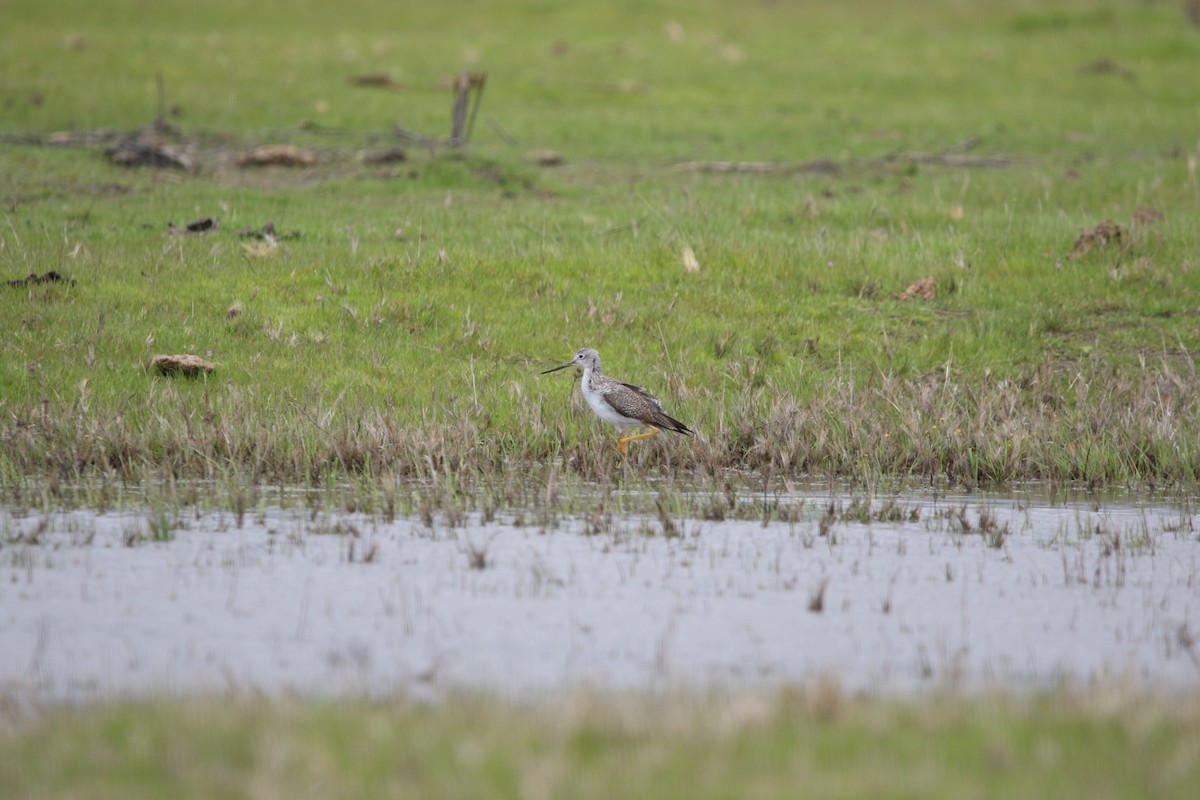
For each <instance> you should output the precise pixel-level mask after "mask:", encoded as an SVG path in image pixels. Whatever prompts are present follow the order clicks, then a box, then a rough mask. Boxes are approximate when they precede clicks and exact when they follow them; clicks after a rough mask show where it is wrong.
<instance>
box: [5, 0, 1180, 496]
mask: <svg viewBox="0 0 1200 800" xmlns="http://www.w3.org/2000/svg"><path fill="white" fill-rule="evenodd" d="M3 14H4V16H5V20H6V24H5V25H4V31H3V33H0V37H2V38H0V74H3V75H4V78H3V82H2V83H0V102H2V103H3V105H4V110H5V111H4V123H3V131H0V133H2V134H3V135H4V136H5V140H4V142H5V143H3V144H0V178H2V180H0V187H2V188H0V207H2V209H3V212H2V213H3V220H2V221H0V266H2V267H3V272H4V275H3V276H2V277H3V278H4V279H5V280H17V279H21V278H23V277H24V276H26V275H28V274H37V275H41V274H44V273H46V272H48V271H51V270H54V271H57V272H59V273H61V274H62V275H64V276H65V277H67V278H69V279H71V280H73V281H74V283H72V284H44V285H36V286H17V287H13V286H9V287H0V292H3V293H4V294H5V295H7V296H6V297H5V298H4V300H5V301H4V302H3V303H0V330H2V331H3V332H4V336H3V338H2V340H0V442H3V445H4V446H3V449H2V450H0V475H2V476H3V480H4V483H5V484H6V485H8V486H13V485H15V484H18V483H22V482H24V481H26V480H28V479H29V478H31V477H32V478H34V479H36V480H39V481H40V480H42V479H44V478H45V479H49V480H52V481H55V482H60V481H61V482H63V483H79V482H81V481H83V482H86V481H87V480H90V479H94V478H96V477H97V476H112V475H116V476H119V477H120V478H121V479H122V480H126V481H128V480H135V481H137V480H144V479H147V478H151V477H158V476H168V477H172V478H174V477H204V478H214V477H216V478H220V477H228V476H230V475H234V476H237V480H240V481H248V482H257V481H260V480H268V479H269V480H278V481H297V480H315V479H319V478H323V477H324V476H328V475H340V476H345V475H365V476H368V477H371V476H374V477H378V476H383V475H396V476H409V475H415V476H421V477H429V476H431V475H445V474H451V475H456V476H457V477H458V479H459V480H460V481H464V482H465V481H470V480H473V479H476V478H477V477H478V476H479V475H481V474H486V473H494V472H497V471H511V470H520V471H528V470H536V469H541V468H542V467H543V465H545V464H547V463H550V462H556V463H561V464H564V465H566V467H567V469H569V470H570V471H572V472H576V473H578V474H580V475H582V476H584V477H586V478H605V477H608V476H611V475H614V474H617V471H618V469H617V468H618V462H617V460H616V458H615V454H614V453H612V452H611V445H612V442H613V440H614V437H613V436H612V435H611V431H608V430H604V429H602V428H601V426H600V425H599V424H598V423H597V422H596V421H595V420H594V419H593V418H592V417H591V416H590V414H589V413H588V412H587V410H586V408H585V407H584V406H583V405H582V403H581V401H580V400H579V399H578V397H577V396H576V394H575V393H574V390H573V387H572V384H571V381H570V379H569V378H568V377H566V376H567V375H568V373H561V374H559V375H555V376H548V377H545V378H541V377H539V376H538V375H537V373H538V371H539V370H540V369H543V368H545V367H547V366H551V365H554V364H558V363H562V362H563V361H564V360H566V359H567V358H568V357H569V356H570V355H571V354H572V353H573V352H574V351H575V350H576V349H577V348H578V347H580V346H583V345H590V346H594V347H597V348H598V349H599V350H600V352H601V354H602V356H603V357H604V364H605V367H606V369H607V370H608V371H609V372H610V373H611V374H614V375H615V376H617V377H620V378H623V379H625V380H631V381H634V382H637V383H639V384H642V385H645V386H647V387H648V388H650V389H652V390H654V391H655V392H656V393H658V394H659V395H661V396H662V397H663V398H664V403H665V405H666V407H667V408H668V410H669V411H671V412H672V413H674V414H675V415H676V416H679V417H680V418H681V419H683V420H685V421H686V422H688V424H689V425H691V426H692V427H693V428H695V429H696V430H697V431H699V432H700V436H699V437H698V438H697V439H694V440H687V441H673V442H668V441H666V440H665V438H664V437H660V438H659V439H657V440H655V441H654V442H651V443H639V444H638V445H634V449H635V450H636V453H635V454H634V457H633V459H632V460H631V463H632V464H633V465H634V466H637V467H640V468H643V469H650V468H655V467H658V468H661V469H665V470H670V471H674V470H685V471H691V472H695V473H713V472H716V471H719V470H721V469H725V468H735V469H750V470H759V471H761V470H773V471H775V472H777V473H780V474H787V475H802V474H809V473H814V472H815V473H829V474H835V475H845V476H850V477H852V478H856V479H866V478H871V477H877V476H881V475H883V476H887V475H897V476H918V477H920V478H923V479H924V478H945V479H948V480H950V481H953V482H962V483H967V484H969V485H973V484H987V483H993V482H997V481H1008V480H1023V479H1050V480H1084V481H1089V482H1092V483H1093V484H1121V483H1138V484H1144V483H1151V484H1173V485H1182V486H1185V487H1190V486H1194V485H1195V481H1196V478H1197V476H1198V475H1200V445H1197V442H1200V410H1198V407H1197V403H1198V400H1197V398H1198V397H1200V392H1198V391H1197V389H1200V383H1198V381H1197V379H1196V374H1195V368H1194V363H1193V360H1192V353H1193V352H1195V351H1196V350H1197V348H1200V326H1197V324H1196V320H1197V315H1200V270H1198V269H1197V257H1196V253H1197V252H1200V248H1198V246H1200V229H1198V228H1197V226H1196V225H1195V224H1194V220H1195V214H1196V211H1197V199H1198V194H1200V183H1198V181H1200V177H1198V176H1197V174H1196V173H1197V164H1198V161H1200V144H1198V142H1197V140H1196V130H1197V122H1198V121H1200V112H1198V111H1197V109H1196V105H1195V103H1194V97H1193V96H1192V95H1193V93H1192V92H1191V91H1190V87H1191V75H1192V72H1193V70H1194V63H1195V57H1196V55H1197V51H1198V48H1200V39H1198V34H1200V32H1198V31H1197V30H1196V29H1195V28H1194V27H1191V26H1189V25H1188V24H1187V20H1186V17H1185V16H1184V13H1183V11H1182V9H1181V8H1180V7H1179V4H1176V3H1165V2H1164V3H1143V2H1132V1H1131V2H1110V3H1104V4H1096V3H1092V2H1057V3H1054V4H1051V5H1049V6H1047V5H1046V4H1042V3H1032V2H1031V3H1007V2H1005V3H1000V2H995V3H973V4H970V5H964V4H960V3H954V2H938V3H920V4H906V3H887V4H881V3H842V4H821V5H820V6H819V7H816V8H813V7H811V4H806V5H804V6H799V7H792V6H790V5H786V4H779V5H776V4H770V3H745V4H723V3H702V4H693V3H666V2H664V3H652V4H617V5H612V4H604V3H581V4H563V5H561V6H558V5H551V6H547V5H545V4H538V3H518V4H509V5H505V6H503V7H502V8H501V7H491V6H486V5H483V4H467V5H461V6H460V5H458V4H435V3H422V4H405V6H404V8H403V9H401V8H396V7H393V5H391V4H383V3H369V2H361V3H353V4H350V5H348V6H339V7H338V8H337V9H336V10H334V9H332V8H330V7H326V5H323V4H319V3H288V4H282V3H280V4H278V5H274V4H270V3H266V4H256V5H255V6H254V8H253V10H248V9H246V8H245V7H244V6H243V4H239V3H227V2H217V3H213V4H210V5H209V6H207V7H206V12H205V13H204V14H201V15H196V14H193V13H192V11H191V7H189V6H185V5H184V4H179V3H158V4H153V5H152V6H146V5H145V4H141V3H133V2H128V3H107V4H104V6H103V8H101V7H98V6H93V4H86V3H56V4H44V3H33V2H20V1H19V0H13V1H10V2H8V3H5V4H4V7H3ZM463 69H473V70H480V71H486V72H487V75H488V83H487V87H486V90H485V92H484V94H483V98H482V104H481V111H480V113H479V117H478V120H477V122H476V125H475V128H474V137H473V139H472V142H471V146H470V148H469V150H467V151H466V152H463V151H453V150H451V149H449V148H446V147H438V148H428V147H423V146H419V145H411V144H410V145H405V148H406V156H407V160H406V161H404V162H401V163H398V164H386V165H373V164H368V163H365V162H364V161H362V160H361V159H360V156H361V155H362V154H364V153H366V154H371V153H379V152H382V151H385V150H387V149H389V148H393V147H396V146H399V145H400V144H402V143H401V142H400V141H399V140H396V139H395V138H394V137H393V134H392V129H393V127H394V126H395V125H397V124H399V125H402V126H403V127H404V128H405V129H407V130H409V131H415V132H418V133H420V134H423V135H427V136H445V135H447V134H448V133H449V118H450V104H451V95H450V92H449V91H448V90H447V89H446V88H445V86H444V85H443V81H444V79H445V78H446V77H447V76H450V75H453V74H455V73H457V72H459V71H460V70H463ZM380 74H383V75H386V76H388V78H389V80H390V81H392V85H391V86H390V87H387V88H378V87H376V88H364V87H361V86H357V85H353V83H352V79H353V78H355V77H356V76H362V75H380ZM156 75H161V76H162V79H163V85H164V88H165V100H166V107H165V108H166V112H167V113H166V115H165V120H166V122H168V123H169V124H170V125H172V126H175V127H176V128H177V129H178V136H173V135H168V136H167V137H166V138H167V139H168V140H169V142H170V143H171V144H172V145H173V146H174V147H176V148H177V149H178V150H179V151H180V152H183V153H186V154H187V155H189V156H190V157H191V158H192V159H193V160H194V162H195V163H196V169H195V170H194V171H192V172H183V171H176V170H157V169H151V168H141V169H131V168H122V167H117V166H114V165H113V164H111V163H109V162H108V161H107V160H106V159H105V158H104V156H103V150H104V146H105V144H106V143H107V144H111V143H112V141H113V139H112V136H113V133H112V132H118V133H119V132H129V131H134V130H136V129H138V128H141V127H143V126H146V125H148V124H149V123H150V122H151V121H152V120H153V119H154V117H155V114H156V110H157V97H156ZM63 131H66V132H72V133H73V134H74V138H73V139H72V138H70V137H68V139H67V140H66V141H67V142H68V143H72V142H73V143H74V144H76V145H79V146H61V143H62V142H63V141H64V139H63V138H61V137H60V138H55V137H53V136H51V134H54V133H56V132H63ZM105 131H107V132H109V133H108V134H104V132H105ZM85 132H90V133H93V134H95V133H97V132H99V135H97V136H94V137H92V138H87V137H82V136H80V135H79V134H83V133H85ZM106 137H107V138H106ZM54 142H59V143H60V146H55V145H54ZM280 143H288V144H293V145H296V146H298V147H304V148H307V149H309V150H311V151H312V152H313V153H314V154H315V155H316V157H317V159H318V163H317V164H316V165H315V166H311V167H308V168H303V169H287V168H283V167H271V168H264V169H257V170H253V169H240V168H238V167H237V166H236V163H235V162H236V159H237V157H238V156H240V155H241V154H242V153H244V152H246V151H247V150H249V149H250V148H251V147H253V146H256V145H260V144H280ZM545 149H551V150H554V151H556V152H557V153H559V154H560V155H561V156H562V158H563V160H564V162H565V163H564V164H563V165H561V166H558V167H544V166H538V165H537V164H535V163H533V162H532V161H531V160H530V156H529V154H530V153H531V152H532V151H536V150H545ZM204 217H211V218H213V219H214V220H215V222H216V226H215V228H214V229H213V230H211V231H209V232H207V233H206V234H204V235H171V234H170V233H168V224H169V223H174V224H175V225H176V226H181V225H184V224H186V223H189V222H192V221H193V220H196V219H199V218H204ZM1108 219H1111V220H1112V221H1113V222H1114V223H1116V224H1117V225H1119V226H1120V228H1121V232H1120V236H1119V238H1117V239H1110V240H1109V241H1107V242H1106V243H1099V242H1097V243H1096V246H1095V247H1093V248H1091V249H1090V250H1089V251H1088V252H1086V253H1084V254H1082V255H1081V256H1080V257H1072V251H1073V248H1074V246H1075V244H1076V240H1077V239H1078V238H1079V237H1080V234H1081V231H1083V230H1085V229H1092V228H1093V227H1094V226H1096V225H1098V224H1100V223H1102V222H1104V221H1105V220H1108ZM268 222H272V223H274V225H275V226H276V230H277V231H278V232H279V234H280V235H279V237H278V239H277V240H273V241H260V240H256V239H248V238H244V237H242V236H239V232H241V231H243V230H244V229H255V230H257V229H261V227H262V226H263V225H265V224H266V223H268ZM293 233H294V234H296V235H295V236H292V235H291V234H293ZM685 253H690V254H694V263H693V264H692V265H693V266H695V265H698V269H693V270H689V269H688V268H687V266H685V265H686V264H687V263H689V260H688V259H687V258H686V257H685ZM923 277H932V278H933V279H934V281H935V283H936V298H935V299H933V300H920V299H918V300H912V301H902V300H898V299H897V297H896V296H897V295H898V294H899V293H901V292H903V291H904V290H905V288H906V287H908V286H909V285H910V284H912V283H914V282H915V281H917V280H918V279H920V278H923ZM158 353H194V354H197V355H201V356H206V357H208V358H210V359H211V360H212V361H213V362H215V363H216V365H217V366H216V370H215V371H214V372H213V373H212V375H211V376H209V377H208V378H206V379H201V380H192V381H188V380H179V379H165V378H162V377H160V376H158V375H156V374H155V373H154V371H153V370H150V369H148V368H147V364H148V362H149V360H150V358H151V357H152V356H153V355H155V354H158Z"/></svg>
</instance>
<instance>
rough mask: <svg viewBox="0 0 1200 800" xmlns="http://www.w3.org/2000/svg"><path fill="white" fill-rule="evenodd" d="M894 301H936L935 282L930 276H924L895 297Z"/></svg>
mask: <svg viewBox="0 0 1200 800" xmlns="http://www.w3.org/2000/svg"><path fill="white" fill-rule="evenodd" d="M896 299H897V300H904V301H906V302H907V301H909V300H913V299H919V300H935V299H937V281H935V280H934V279H933V276H932V275H926V276H925V277H924V278H921V279H919V280H918V281H917V282H916V283H913V284H912V285H911V286H909V287H908V288H907V289H905V290H904V291H903V292H901V293H900V294H898V295H896Z"/></svg>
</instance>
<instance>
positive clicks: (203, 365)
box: [150, 355, 214, 378]
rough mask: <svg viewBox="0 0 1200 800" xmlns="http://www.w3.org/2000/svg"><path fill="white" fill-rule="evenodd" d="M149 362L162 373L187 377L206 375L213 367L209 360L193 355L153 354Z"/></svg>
mask: <svg viewBox="0 0 1200 800" xmlns="http://www.w3.org/2000/svg"><path fill="white" fill-rule="evenodd" d="M150 363H151V364H153V365H154V367H155V369H157V370H158V371H159V372H161V373H162V374H163V375H176V374H178V375H183V376H185V377H188V378H194V377H196V376H197V375H201V374H204V375H207V374H209V373H211V372H212V371H213V369H214V367H213V364H212V362H211V361H205V360H204V359H203V358H201V357H200V356H193V355H177V356H155V357H154V358H152V359H151V360H150Z"/></svg>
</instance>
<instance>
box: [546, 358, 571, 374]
mask: <svg viewBox="0 0 1200 800" xmlns="http://www.w3.org/2000/svg"><path fill="white" fill-rule="evenodd" d="M574 365H575V362H574V361H568V362H567V363H565V364H563V365H562V366H559V367H555V368H553V369H548V370H546V371H545V372H543V373H542V374H543V375H549V374H550V373H551V372H558V371H559V370H560V369H566V368H567V367H571V366H574Z"/></svg>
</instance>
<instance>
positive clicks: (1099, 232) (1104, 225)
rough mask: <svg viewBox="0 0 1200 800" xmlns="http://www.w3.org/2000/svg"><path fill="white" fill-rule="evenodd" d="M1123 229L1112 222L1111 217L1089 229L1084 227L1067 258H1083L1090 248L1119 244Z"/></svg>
mask: <svg viewBox="0 0 1200 800" xmlns="http://www.w3.org/2000/svg"><path fill="white" fill-rule="evenodd" d="M1123 233H1124V231H1122V230H1121V226H1120V225H1118V224H1117V223H1115V222H1113V221H1112V220H1111V219H1106V220H1104V222H1101V223H1100V224H1099V225H1097V226H1096V227H1094V228H1092V229H1091V230H1087V229H1084V230H1082V231H1080V232H1079V238H1078V239H1076V240H1075V246H1074V247H1072V248H1071V252H1070V254H1069V255H1068V256H1067V257H1068V258H1072V259H1077V258H1083V257H1084V256H1086V255H1087V254H1088V253H1090V252H1091V251H1092V250H1094V249H1096V248H1099V247H1107V246H1108V245H1110V244H1116V245H1119V244H1121V236H1122V235H1123Z"/></svg>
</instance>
